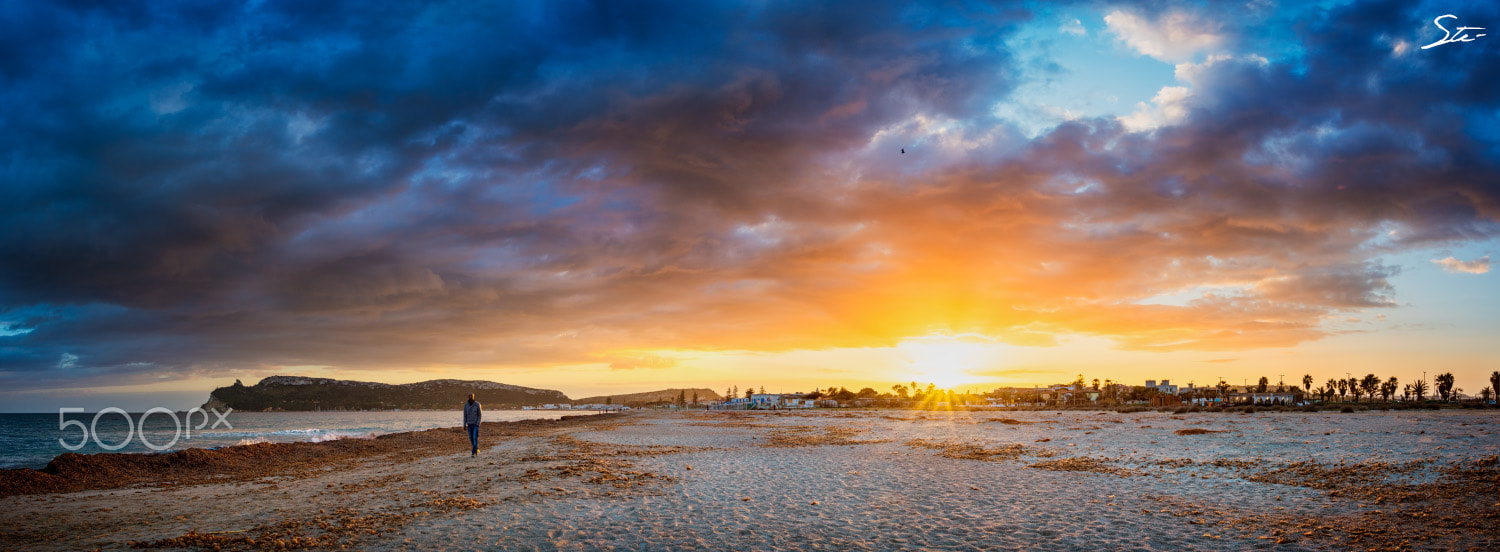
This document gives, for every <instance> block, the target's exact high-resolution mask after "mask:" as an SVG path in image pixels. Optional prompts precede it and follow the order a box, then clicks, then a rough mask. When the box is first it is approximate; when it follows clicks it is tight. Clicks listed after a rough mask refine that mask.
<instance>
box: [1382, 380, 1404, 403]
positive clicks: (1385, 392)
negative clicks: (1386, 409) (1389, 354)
mask: <svg viewBox="0 0 1500 552" xmlns="http://www.w3.org/2000/svg"><path fill="white" fill-rule="evenodd" d="M1400 387H1401V382H1399V381H1396V376H1391V379H1388V380H1385V382H1384V383H1381V384H1380V398H1382V399H1385V400H1387V401H1389V400H1391V396H1392V395H1395V394H1396V390H1397V389H1399V388H1400Z"/></svg>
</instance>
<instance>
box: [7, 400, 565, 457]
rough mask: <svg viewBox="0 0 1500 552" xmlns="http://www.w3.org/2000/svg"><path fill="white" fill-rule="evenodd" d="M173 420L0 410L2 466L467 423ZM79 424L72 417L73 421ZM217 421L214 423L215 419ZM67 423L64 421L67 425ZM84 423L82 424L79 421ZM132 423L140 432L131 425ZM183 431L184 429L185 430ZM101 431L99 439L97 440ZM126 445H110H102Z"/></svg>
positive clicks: (373, 417) (365, 416)
mask: <svg viewBox="0 0 1500 552" xmlns="http://www.w3.org/2000/svg"><path fill="white" fill-rule="evenodd" d="M580 414H589V412H586V411H584V412H568V411H550V410H549V411H539V410H488V411H485V413H484V421H486V422H503V421H514V420H535V419H545V420H555V419H557V418H561V417H563V416H569V415H574V416H576V415H580ZM176 416H177V418H176V419H175V420H174V419H173V417H172V416H169V415H167V414H165V413H162V412H155V413H152V414H151V415H149V416H146V417H145V422H144V424H145V425H144V426H142V417H141V413H139V412H133V413H130V414H129V417H130V420H129V421H126V418H125V416H122V415H121V414H119V413H117V412H108V413H105V414H104V415H102V416H98V418H97V425H95V424H96V422H95V419H96V418H95V413H93V412H87V413H83V412H80V413H68V414H65V415H63V417H62V419H59V418H58V414H56V413H53V414H0V468H42V467H44V466H46V465H47V462H49V461H51V460H52V458H53V457H55V456H57V455H59V454H62V453H64V452H78V453H84V454H92V453H99V452H141V453H149V452H153V450H152V449H151V448H149V447H147V445H146V444H145V443H143V442H142V439H141V438H142V436H144V437H145V440H146V441H148V442H150V443H151V444H153V445H155V446H157V447H158V448H160V447H162V446H165V445H167V444H168V443H170V442H171V441H172V438H173V436H174V435H176V436H177V437H178V439H177V442H176V443H174V444H172V445H171V446H170V447H169V448H167V449H166V450H182V449H187V448H195V447H196V448H215V447H225V446H232V445H243V444H250V443H263V442H271V443H284V442H291V441H327V440H331V439H346V438H361V437H373V436H375V435H381V434H385V433H399V432H402V431H418V430H423V429H433V428H438V427H458V426H460V425H462V424H463V412H461V411H458V410H452V411H400V412H230V413H229V414H228V415H227V416H226V417H225V418H224V420H223V421H220V420H219V419H218V417H217V416H216V415H214V414H213V413H209V414H208V416H207V420H205V419H204V416H202V415H200V414H198V413H194V414H193V415H192V421H191V422H188V421H187V420H185V419H184V416H183V414H182V413H177V414H176ZM75 421H76V422H77V423H74V422H75ZM216 423H217V424H218V427H213V426H214V425H215V424H216ZM64 424H66V425H64ZM78 424H82V426H79V425H78ZM178 424H182V425H191V426H193V427H198V426H200V425H201V426H202V429H193V430H192V431H191V433H188V432H186V430H185V429H184V430H179V425H178ZM90 426H92V428H91V429H88V430H87V435H88V440H87V443H85V444H84V445H83V447H82V448H79V449H78V450H69V449H68V448H65V447H64V444H66V445H68V446H72V445H75V444H77V443H79V442H80V441H83V440H84V436H85V428H90ZM132 426H133V427H134V431H132ZM179 431H181V433H179ZM96 437H97V439H96ZM101 443H102V444H103V445H104V446H108V447H113V446H115V445H119V444H120V443H125V445H124V446H123V447H121V448H119V449H118V450H114V451H109V450H105V449H104V448H101V447H100V444H101Z"/></svg>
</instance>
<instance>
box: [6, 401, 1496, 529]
mask: <svg viewBox="0 0 1500 552" xmlns="http://www.w3.org/2000/svg"><path fill="white" fill-rule="evenodd" d="M1497 420H1500V412H1496V411H1467V410H1450V411H1438V412H1428V411H1422V412H1356V413H1337V412H1322V413H1300V412H1299V413H1293V412H1275V413H1254V414H1243V413H1206V412H1205V413H1190V414H1171V413H1164V412H1138V413H1129V414H1122V413H1117V412H1113V411H1102V412H1101V411H1068V412H1056V411H1039V412H918V411H881V410H867V411H858V410H856V411H841V410H818V411H802V412H799V411H790V412H788V411H781V412H659V413H653V412H641V413H633V414H623V415H606V416H598V417H584V418H571V419H566V420H562V421H531V422H517V423H506V424H487V425H486V426H485V431H484V434H483V436H482V438H483V440H484V445H483V447H482V451H481V454H480V455H479V457H478V458H469V455H468V453H467V450H466V448H467V443H466V440H465V437H464V436H463V435H462V433H461V432H460V431H459V430H457V429H445V430H431V431H425V432H413V433H406V434H398V435H392V436H386V437H382V438H378V439H346V440H341V441H333V442H326V443H297V444H282V445H270V444H266V445H252V446H250V447H232V448H229V449H221V450H219V451H196V452H193V451H189V452H185V453H178V454H176V455H156V457H155V458H150V459H148V460H142V459H141V457H135V458H130V459H122V458H119V457H118V456H117V455H96V456H95V457H74V458H59V460H58V461H57V462H59V463H63V464H67V467H66V469H62V470H58V473H57V474H40V473H39V472H29V471H22V470H14V471H11V472H8V473H6V474H5V475H4V476H3V478H0V490H3V491H4V492H5V494H6V495H7V496H4V497H3V498H0V510H3V511H5V512H6V514H5V516H4V518H3V520H0V549H6V550H92V549H105V550H109V549H115V550H119V549H131V548H134V549H153V550H286V549H313V550H318V549H366V550H498V549H505V550H665V549H703V550H710V549H712V550H718V549H731V550H768V549H776V550H791V549H797V550H1021V549H1026V550H1150V551H1167V550H1239V549H1265V550H1407V549H1411V550H1493V549H1496V548H1497V547H1500V537H1497V536H1496V535H1500V465H1497V454H1500V436H1497V434H1496V429H1497V425H1496V421H1497ZM256 447H258V448H256ZM127 460H128V461H127ZM43 475H45V476H46V477H43Z"/></svg>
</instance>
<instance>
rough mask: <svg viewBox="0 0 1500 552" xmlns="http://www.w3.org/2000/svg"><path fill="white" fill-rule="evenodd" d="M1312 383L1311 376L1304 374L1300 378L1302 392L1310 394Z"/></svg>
mask: <svg viewBox="0 0 1500 552" xmlns="http://www.w3.org/2000/svg"><path fill="white" fill-rule="evenodd" d="M1312 382H1313V379H1312V374H1304V375H1303V376H1302V389H1303V390H1304V391H1307V392H1308V393H1311V392H1312Z"/></svg>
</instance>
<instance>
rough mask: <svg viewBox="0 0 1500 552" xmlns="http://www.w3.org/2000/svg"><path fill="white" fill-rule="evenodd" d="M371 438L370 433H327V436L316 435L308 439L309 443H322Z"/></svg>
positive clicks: (371, 434) (372, 434) (372, 435)
mask: <svg viewBox="0 0 1500 552" xmlns="http://www.w3.org/2000/svg"><path fill="white" fill-rule="evenodd" d="M373 437H375V434H374V433H371V432H360V433H345V432H340V431H334V432H330V433H328V434H327V435H318V436H316V437H313V438H312V439H309V441H312V442H314V443H322V442H324V441H337V440H339V439H370V438H373Z"/></svg>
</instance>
